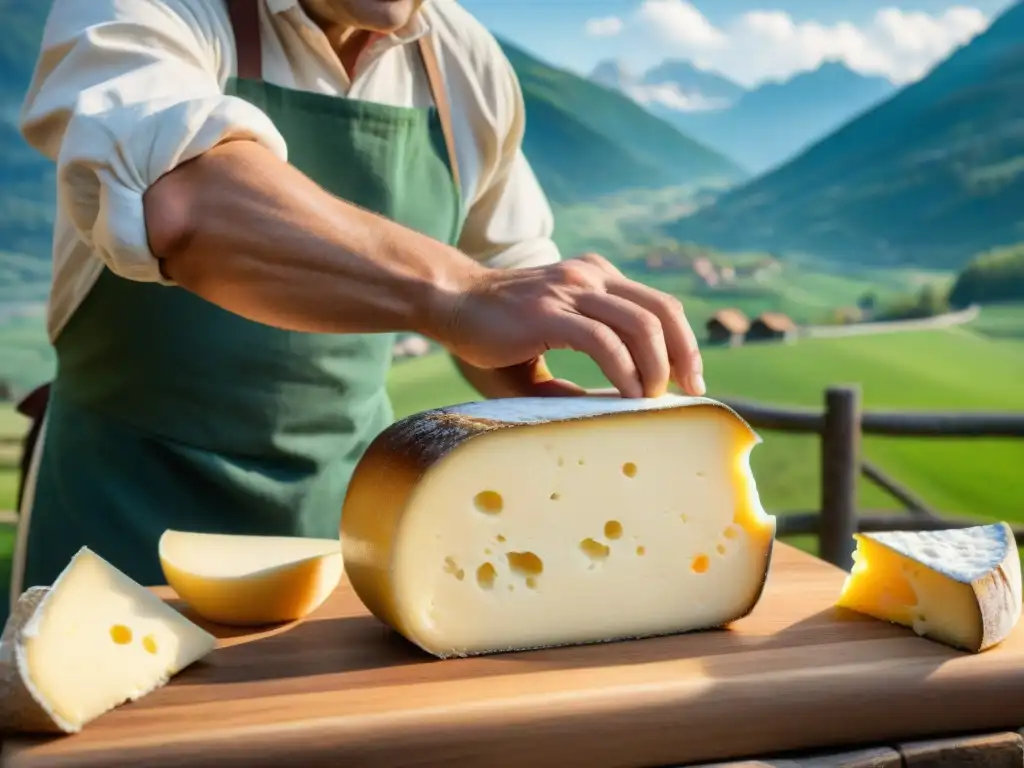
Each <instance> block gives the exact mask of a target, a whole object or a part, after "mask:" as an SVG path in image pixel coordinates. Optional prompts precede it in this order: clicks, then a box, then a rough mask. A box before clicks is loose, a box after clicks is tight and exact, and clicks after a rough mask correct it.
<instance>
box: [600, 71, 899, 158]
mask: <svg viewBox="0 0 1024 768" xmlns="http://www.w3.org/2000/svg"><path fill="white" fill-rule="evenodd" d="M590 79H591V80H593V81H594V82H597V83H600V84H602V85H605V86H606V87H609V88H615V89H617V90H619V91H620V92H622V93H624V94H626V95H628V96H630V97H631V98H632V99H633V100H634V101H636V102H638V103H639V104H642V105H643V106H644V107H646V108H647V109H648V111H650V112H651V113H652V114H655V115H657V116H659V117H661V118H662V119H664V120H666V121H668V122H670V123H672V124H673V125H674V126H676V127H677V128H679V129H680V130H681V131H682V132H683V133H685V134H687V135H688V136H691V137H693V138H695V139H696V140H697V141H700V142H701V143H703V144H706V145H707V146H709V147H713V148H714V149H716V150H718V151H719V152H721V153H723V154H724V155H726V156H728V157H730V158H732V159H733V160H735V161H736V162H737V163H739V164H740V165H741V166H743V167H744V168H746V169H747V170H749V171H750V172H751V173H753V174H758V173H762V172H764V171H766V170H768V169H770V168H771V167H773V166H776V165H778V164H780V163H781V162H784V161H785V160H787V159H789V158H790V157H792V156H793V155H795V154H797V153H798V152H799V151H800V150H801V149H802V148H804V147H805V146H807V145H808V144H809V143H810V142H812V141H814V140H815V139H818V138H820V137H822V136H824V135H826V134H827V133H829V132H830V131H831V130H833V129H835V128H837V127H838V126H840V125H841V124H843V123H844V122H846V121H847V120H848V119H850V118H851V117H853V116H855V115H856V114H858V113H860V112H862V111H863V110H865V109H867V108H868V107H870V106H872V105H874V104H876V103H877V102H879V101H881V100H882V99H884V98H885V97H887V96H889V95H891V94H892V93H893V92H894V91H895V90H896V86H895V85H894V84H893V83H892V82H891V81H889V80H888V79H886V78H884V77H872V76H867V75H862V74H860V73H858V72H854V71H853V70H852V69H850V68H849V67H847V66H846V65H845V64H842V63H840V62H826V63H824V64H822V65H821V66H819V67H818V68H817V69H814V70H811V71H807V72H801V73H799V74H797V75H794V76H793V77H791V78H789V79H787V80H782V81H769V82H766V83H764V84H762V85H760V86H758V87H756V88H754V89H751V90H747V89H745V88H744V87H743V86H741V85H739V84H738V83H735V82H733V81H732V80H729V79H728V78H726V77H725V76H724V75H720V74H718V73H715V72H711V71H707V70H701V69H698V68H696V67H695V66H694V65H692V64H690V63H688V62H686V61H666V62H663V63H662V64H660V65H658V66H657V67H655V68H653V69H651V70H648V71H647V72H645V73H643V74H642V75H640V76H636V75H633V74H631V73H630V72H629V71H628V70H627V69H626V68H625V67H624V66H623V65H622V64H621V63H619V62H614V61H604V62H601V63H599V64H598V65H597V66H596V67H595V68H594V70H593V71H592V72H591V74H590Z"/></svg>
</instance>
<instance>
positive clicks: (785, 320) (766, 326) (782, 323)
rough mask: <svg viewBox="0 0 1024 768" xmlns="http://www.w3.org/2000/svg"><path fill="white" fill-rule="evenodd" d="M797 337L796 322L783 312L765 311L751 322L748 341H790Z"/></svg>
mask: <svg viewBox="0 0 1024 768" xmlns="http://www.w3.org/2000/svg"><path fill="white" fill-rule="evenodd" d="M795 337H796V323H794V322H793V321H792V320H791V319H790V318H789V316H788V315H784V314H782V313H781V312H763V313H762V314H760V315H758V316H757V319H756V320H754V322H752V323H751V324H750V328H749V329H748V330H747V337H746V339H747V341H790V340H792V339H794V338H795Z"/></svg>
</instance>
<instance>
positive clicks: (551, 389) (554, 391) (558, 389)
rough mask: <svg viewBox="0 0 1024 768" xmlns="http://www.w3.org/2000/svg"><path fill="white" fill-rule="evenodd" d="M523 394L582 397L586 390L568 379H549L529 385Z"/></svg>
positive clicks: (530, 395) (531, 395) (528, 395)
mask: <svg viewBox="0 0 1024 768" xmlns="http://www.w3.org/2000/svg"><path fill="white" fill-rule="evenodd" d="M524 394H525V396H527V397H583V396H584V395H586V394H587V390H585V389H584V388H583V387H581V386H580V385H579V384H574V383H573V382H571V381H569V380H568V379H549V380H548V381H541V382H537V383H535V384H533V385H531V386H530V389H529V391H528V392H526V393H524ZM616 394H617V393H616Z"/></svg>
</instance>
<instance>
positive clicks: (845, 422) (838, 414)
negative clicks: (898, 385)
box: [818, 386, 861, 571]
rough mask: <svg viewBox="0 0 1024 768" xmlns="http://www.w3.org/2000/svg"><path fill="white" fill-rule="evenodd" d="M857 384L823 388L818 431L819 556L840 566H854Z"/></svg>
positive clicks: (858, 439) (845, 567) (858, 419)
mask: <svg viewBox="0 0 1024 768" xmlns="http://www.w3.org/2000/svg"><path fill="white" fill-rule="evenodd" d="M860 414H861V404H860V388H859V387H856V386H846V387H829V388H828V389H827V390H826V391H825V425H824V429H823V430H822V433H821V525H820V528H819V537H818V540H819V546H820V552H821V557H822V559H823V560H827V561H828V562H830V563H832V564H833V565H838V566H839V567H840V568H842V569H843V570H846V571H849V570H850V568H852V567H853V549H854V543H853V538H852V537H853V534H854V533H856V532H857V482H858V480H859V479H860Z"/></svg>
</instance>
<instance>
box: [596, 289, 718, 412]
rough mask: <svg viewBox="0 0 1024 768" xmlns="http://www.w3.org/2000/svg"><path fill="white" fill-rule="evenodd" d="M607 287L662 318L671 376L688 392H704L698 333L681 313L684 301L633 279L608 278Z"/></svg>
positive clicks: (699, 393)
mask: <svg viewBox="0 0 1024 768" xmlns="http://www.w3.org/2000/svg"><path fill="white" fill-rule="evenodd" d="M606 290H607V291H608V292H609V293H611V294H612V295H614V296H618V297H621V298H623V299H626V300H628V301H631V302H634V303H635V304H638V305H640V306H642V307H644V308H645V309H647V310H648V311H649V312H651V313H652V314H654V315H655V316H657V318H658V319H659V320H660V321H661V327H662V332H663V333H664V337H665V345H666V347H667V348H668V356H669V360H670V363H671V366H672V373H673V376H672V377H673V378H674V379H675V380H676V382H677V383H678V384H679V385H680V386H681V387H682V388H683V389H684V390H685V391H686V392H687V394H690V395H695V396H699V395H703V394H704V392H705V391H706V387H705V384H704V362H703V360H702V359H701V356H700V348H699V347H698V345H697V337H696V336H695V335H694V333H693V329H692V328H691V327H690V323H689V322H688V321H687V319H686V315H685V314H684V313H683V305H682V304H681V303H680V302H679V300H678V299H676V298H675V297H673V296H669V295H668V294H666V293H662V292H661V291H657V290H655V289H653V288H650V287H649V286H646V285H643V284H642V283H637V282H634V281H632V280H624V279H623V280H610V281H609V282H608V285H607V288H606Z"/></svg>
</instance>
